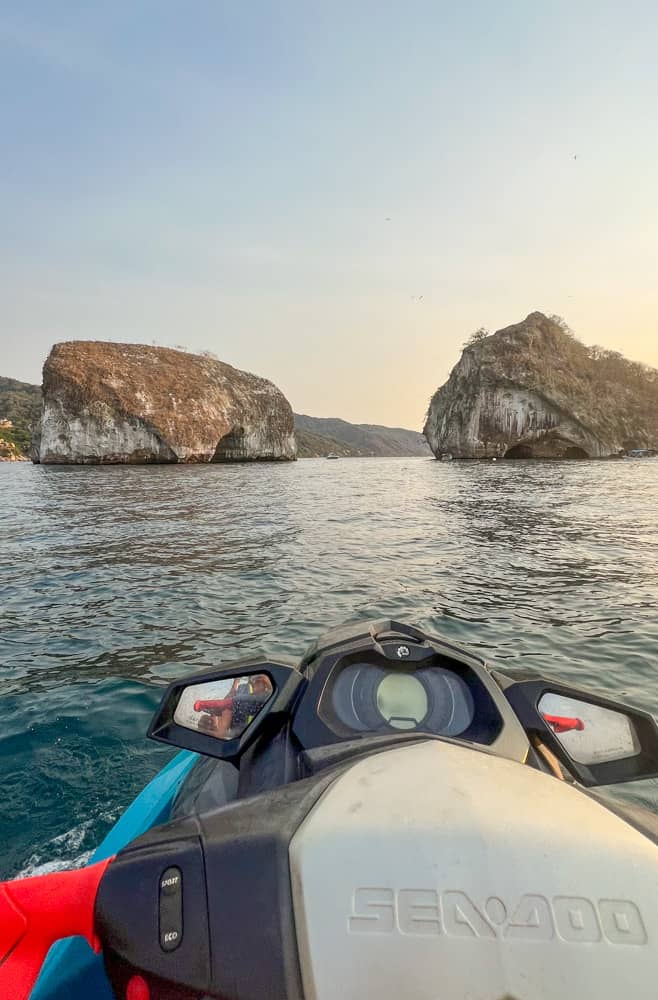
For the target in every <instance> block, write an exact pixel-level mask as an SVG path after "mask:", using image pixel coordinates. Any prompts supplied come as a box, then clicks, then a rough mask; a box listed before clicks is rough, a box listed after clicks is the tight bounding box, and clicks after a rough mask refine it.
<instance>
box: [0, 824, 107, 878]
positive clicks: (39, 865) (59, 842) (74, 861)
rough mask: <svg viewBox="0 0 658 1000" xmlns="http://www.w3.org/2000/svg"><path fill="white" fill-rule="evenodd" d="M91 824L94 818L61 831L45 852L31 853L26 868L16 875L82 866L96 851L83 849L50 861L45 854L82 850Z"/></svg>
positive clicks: (29, 876) (47, 873) (18, 876)
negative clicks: (74, 853) (64, 831)
mask: <svg viewBox="0 0 658 1000" xmlns="http://www.w3.org/2000/svg"><path fill="white" fill-rule="evenodd" d="M91 825H92V820H86V821H85V822H84V823H80V824H79V826H74V827H73V829H71V830H67V831H66V833H60V834H58V835H57V836H56V837H53V839H52V840H51V841H49V843H48V845H47V847H46V848H44V850H43V852H40V853H39V854H33V855H31V857H30V858H29V860H28V862H27V864H26V866H25V868H23V869H21V871H19V872H18V874H17V875H15V876H14V877H15V878H31V877H32V876H33V875H51V874H52V873H53V872H62V871H66V870H67V869H70V868H82V867H83V865H86V864H87V862H88V861H89V859H90V858H91V856H92V854H93V853H94V852H93V851H81V852H80V854H78V855H75V856H74V857H70V856H66V857H61V856H60V857H59V858H58V857H55V858H52V860H50V861H44V860H43V855H44V854H49V855H50V854H59V855H62V854H65V855H69V852H71V853H72V852H74V851H77V850H80V848H81V847H82V844H83V842H84V839H85V837H86V835H87V833H88V831H89V829H90V827H91Z"/></svg>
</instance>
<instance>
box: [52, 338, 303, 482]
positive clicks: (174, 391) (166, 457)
mask: <svg viewBox="0 0 658 1000" xmlns="http://www.w3.org/2000/svg"><path fill="white" fill-rule="evenodd" d="M294 458H295V435H294V427H293V414H292V409H291V407H290V404H289V403H288V401H287V399H286V398H285V396H284V395H283V394H282V393H281V392H280V391H279V389H277V387H276V386H275V385H273V384H272V383H271V382H268V381H267V380H266V379H263V378H259V377H258V376H256V375H250V374H248V373H247V372H242V371H238V369H236V368H232V367H231V366H230V365H226V364H224V363H223V362H221V361H216V360H214V359H212V358H209V357H204V356H200V355H196V354H187V353H185V352H183V351H175V350H171V349H169V348H165V347H146V346H143V345H141V344H113V343H103V342H99V341H70V342H68V343H63V344H56V345H55V346H54V347H53V349H52V351H51V352H50V355H49V357H48V359H47V361H46V363H45V365H44V369H43V410H42V415H41V429H40V436H39V439H38V440H37V442H36V446H35V460H37V461H41V462H43V463H75V464H83V465H90V464H112V463H116V464H119V463H136V464H141V463H161V462H245V461H258V460H263V461H266V460H270V461H271V460H292V459H294Z"/></svg>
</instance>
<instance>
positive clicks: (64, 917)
mask: <svg viewBox="0 0 658 1000" xmlns="http://www.w3.org/2000/svg"><path fill="white" fill-rule="evenodd" d="M112 860H113V858H108V859H107V860H105V861H99V862H98V863H97V864H95V865H89V866H88V867H87V868H80V869H78V870H76V871H68V872H56V873H55V874H53V875H38V876H35V877H34V878H24V879H16V880H15V881H14V882H0V996H1V997H2V1000H27V998H28V997H29V995H30V992H31V991H32V987H33V986H34V984H35V982H36V980H37V978H38V976H39V973H40V971H41V966H42V965H43V961H44V959H45V957H46V955H47V953H48V949H49V948H50V946H51V945H52V944H54V943H55V941H59V939H60V938H66V937H72V936H73V935H77V934H79V935H81V936H82V937H84V938H85V939H86V940H87V941H88V943H89V944H90V945H91V947H92V948H93V949H94V951H100V942H99V941H98V938H97V937H96V934H95V933H94V905H95V903H96V893H97V892H98V886H99V885H100V882H101V879H102V878H103V875H104V874H105V870H106V868H107V866H108V865H109V864H110V862H111V861H112Z"/></svg>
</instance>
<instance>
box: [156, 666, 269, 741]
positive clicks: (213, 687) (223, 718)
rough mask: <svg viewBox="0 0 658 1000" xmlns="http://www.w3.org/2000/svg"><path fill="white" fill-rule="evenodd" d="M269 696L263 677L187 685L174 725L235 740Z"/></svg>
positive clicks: (175, 713)
mask: <svg viewBox="0 0 658 1000" xmlns="http://www.w3.org/2000/svg"><path fill="white" fill-rule="evenodd" d="M273 694H274V688H273V687H272V681H271V680H270V679H269V677H268V676H267V674H253V676H251V677H250V676H248V675H246V676H243V677H226V678H223V679H222V680H217V681H203V682H202V683H201V684H190V685H189V686H188V687H185V688H183V692H182V694H181V696H180V698H179V700H178V704H177V705H176V708H175V710H174V722H176V723H178V725H179V726H183V727H184V728H185V729H191V730H193V731H194V732H197V733H208V734H209V735H210V736H216V737H217V739H220V740H232V739H236V738H237V737H239V736H242V734H243V733H244V732H245V730H246V729H247V726H250V725H251V723H252V722H254V720H255V719H256V717H257V716H258V715H259V714H260V712H261V711H262V710H263V708H264V707H265V705H266V704H267V702H268V701H269V700H270V698H271V697H272V695H273Z"/></svg>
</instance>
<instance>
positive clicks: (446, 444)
mask: <svg viewBox="0 0 658 1000" xmlns="http://www.w3.org/2000/svg"><path fill="white" fill-rule="evenodd" d="M424 433H425V437H426V438H427V440H428V442H429V444H430V447H431V448H432V451H433V452H434V454H435V455H436V456H437V458H440V457H441V456H444V455H452V457H453V458H487V457H500V458H503V457H509V458H598V457H605V456H609V455H615V454H618V453H619V452H620V451H621V450H622V449H625V448H629V447H652V446H653V447H655V442H656V441H658V371H654V370H653V369H649V368H647V367H646V366H643V365H638V364H635V363H633V362H629V361H626V360H625V359H624V358H622V357H621V355H618V354H614V353H613V352H605V351H601V349H597V348H593V349H589V348H587V347H585V345H584V344H581V343H580V342H579V341H577V340H575V339H574V338H573V337H572V336H570V335H569V334H568V333H565V332H564V330H563V329H562V328H561V327H560V326H559V325H558V324H557V323H555V322H553V320H551V319H549V318H547V317H546V316H544V315H543V314H542V313H531V314H530V316H528V317H527V319H525V320H524V321H523V323H518V324H516V325H514V326H509V327H506V328H505V329H503V330H498V332H497V333H494V334H492V335H491V336H489V337H486V338H484V339H482V340H479V341H477V342H476V343H474V344H472V345H470V346H468V347H466V348H465V350H464V352H463V354H462V356H461V359H460V360H459V362H458V363H457V364H456V365H455V367H454V368H453V370H452V372H451V374H450V378H449V379H448V381H447V382H446V383H445V385H443V386H441V388H440V389H438V390H437V392H436V393H435V394H434V396H433V397H432V400H431V402H430V406H429V410H428V414H427V419H426V423H425V427H424Z"/></svg>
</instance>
